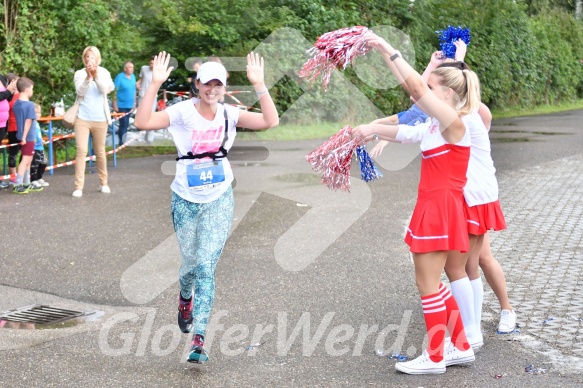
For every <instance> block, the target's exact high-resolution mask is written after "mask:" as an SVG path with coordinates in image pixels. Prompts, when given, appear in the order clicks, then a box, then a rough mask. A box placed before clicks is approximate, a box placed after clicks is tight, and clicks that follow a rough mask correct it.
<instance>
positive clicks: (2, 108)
mask: <svg viewBox="0 0 583 388" xmlns="http://www.w3.org/2000/svg"><path fill="white" fill-rule="evenodd" d="M5 90H6V87H4V85H3V84H2V82H0V92H4V91H5ZM9 111H10V103H9V102H8V100H2V101H0V128H4V127H6V122H7V121H8V112H9Z"/></svg>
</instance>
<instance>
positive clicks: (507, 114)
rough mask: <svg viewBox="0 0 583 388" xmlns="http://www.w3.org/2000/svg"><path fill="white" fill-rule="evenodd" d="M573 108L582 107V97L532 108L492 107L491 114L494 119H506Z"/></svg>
mask: <svg viewBox="0 0 583 388" xmlns="http://www.w3.org/2000/svg"><path fill="white" fill-rule="evenodd" d="M575 109H583V99H582V100H577V101H573V102H565V103H561V104H556V105H539V106H536V107H533V108H524V109H510V110H500V109H494V110H492V116H493V118H494V119H507V118H511V117H522V116H537V115H546V114H550V113H558V112H564V111H568V110H575Z"/></svg>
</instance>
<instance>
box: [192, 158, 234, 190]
mask: <svg viewBox="0 0 583 388" xmlns="http://www.w3.org/2000/svg"><path fill="white" fill-rule="evenodd" d="M186 176H187V178H188V187H189V188H191V189H193V190H200V189H205V188H208V187H209V186H215V185H217V184H219V183H221V182H224V181H225V170H224V168H223V161H222V160H216V161H210V162H204V163H196V164H189V165H187V166H186Z"/></svg>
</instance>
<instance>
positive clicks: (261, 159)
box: [0, 110, 583, 387]
mask: <svg viewBox="0 0 583 388" xmlns="http://www.w3.org/2000/svg"><path fill="white" fill-rule="evenodd" d="M581 123H583V110H580V111H571V112H565V113H560V114H554V115H549V116H538V117H525V118H516V119H504V120H498V121H495V122H494V125H493V128H492V132H491V139H492V147H493V150H492V156H493V158H494V161H495V165H496V167H497V170H498V173H497V174H498V177H499V181H500V191H501V200H502V206H503V208H504V209H505V212H507V213H508V214H509V216H510V220H514V219H518V218H516V217H517V216H516V217H515V216H514V214H515V213H516V214H522V213H524V210H523V209H522V208H519V206H526V205H524V204H523V202H520V201H517V200H516V199H518V198H522V197H524V196H525V195H526V194H527V193H529V192H532V191H537V190H539V189H537V186H536V184H537V182H539V181H540V180H541V179H542V178H541V177H540V175H536V174H535V172H537V173H538V174H540V171H544V172H547V173H548V174H551V175H552V177H553V179H556V180H557V181H558V182H564V184H565V185H568V184H569V182H571V181H572V180H573V178H572V177H570V176H569V175H568V174H566V172H568V171H573V170H579V171H581V170H583V168H581V167H583V153H582V151H581V145H583V125H582V124H581ZM274 130H277V129H274ZM322 142H323V140H311V141H301V142H251V141H250V142H236V146H237V147H238V149H237V153H236V154H235V153H234V154H233V160H232V164H233V166H234V168H233V170H234V172H235V176H236V179H237V180H236V184H235V188H234V193H235V206H236V211H235V221H234V225H233V229H232V233H231V236H230V238H229V240H228V242H227V245H226V247H225V250H224V252H223V255H222V257H221V259H220V261H219V265H218V268H217V272H216V276H217V279H216V284H217V290H216V299H215V305H214V310H213V316H212V320H211V325H210V326H209V332H207V345H208V347H209V348H210V356H211V361H210V362H209V363H207V364H205V365H192V364H188V363H186V362H185V357H186V354H187V352H188V345H189V339H190V337H189V336H188V335H185V334H181V333H180V332H179V330H178V327H177V325H176V308H177V303H176V299H177V293H178V284H177V271H178V267H179V265H180V258H179V253H178V251H177V247H176V242H175V238H174V235H173V227H172V221H171V218H170V197H171V192H170V189H169V185H170V183H171V181H172V176H171V174H170V173H171V171H170V170H171V166H172V163H173V160H174V159H173V156H157V157H150V158H143V159H131V160H121V161H119V163H118V166H117V167H113V166H112V163H111V161H110V163H109V165H110V166H109V184H110V187H111V190H112V193H111V194H102V193H100V192H98V190H97V189H98V187H99V186H98V185H99V183H98V179H97V174H96V172H95V167H88V171H89V174H88V176H87V177H86V181H85V190H84V195H83V197H82V198H73V197H71V193H72V191H73V189H74V187H73V179H74V176H73V175H74V168H73V167H69V168H61V169H57V170H56V171H55V174H54V175H49V174H46V175H45V178H46V179H45V180H46V181H48V182H50V187H48V188H46V189H45V190H44V191H43V192H40V193H31V194H28V195H14V194H12V193H10V192H9V191H7V190H4V191H1V192H0V214H1V216H2V218H3V219H4V221H5V222H4V223H3V227H2V233H1V235H2V239H3V244H2V248H1V251H0V257H1V261H0V263H1V264H0V274H1V277H0V295H1V297H0V312H2V311H8V310H11V309H16V308H20V307H24V306H29V305H33V304H42V305H50V306H55V307H60V308H65V309H73V310H77V311H82V312H95V313H93V314H89V315H88V318H87V319H82V320H76V321H71V322H70V323H69V324H65V325H59V326H58V327H55V328H44V329H43V330H31V329H32V327H30V325H29V326H27V327H24V326H23V327H21V328H18V329H16V328H8V327H7V326H5V327H3V328H0V350H2V356H3V362H2V363H0V386H1V387H8V386H43V387H47V386H55V387H61V386H73V385H79V384H84V385H85V384H86V385H93V386H99V387H101V386H108V387H109V386H111V387H118V386H124V387H126V386H127V387H133V386H163V387H175V386H176V387H178V386H212V387H225V386H254V387H255V386H256V387H263V386H321V387H336V386H385V387H392V386H395V387H396V386H398V387H421V386H425V387H440V386H472V387H473V386H484V387H490V386H492V387H496V386H527V385H529V386H533V387H547V386H549V387H550V386H553V387H554V386H561V387H578V386H582V385H583V374H582V373H583V361H582V357H583V354H580V353H579V351H578V350H577V348H576V347H574V346H572V347H569V346H562V347H559V346H557V344H555V343H553V342H550V341H546V340H545V337H544V336H543V337H540V336H539V337H537V335H536V333H534V334H532V335H530V334H529V333H530V331H529V330H530V327H531V326H532V325H534V323H533V322H534V321H533V319H531V315H529V314H531V312H532V310H528V309H527V308H526V307H525V303H526V302H525V301H528V295H525V293H524V292H522V293H521V294H520V297H516V298H515V297H514V296H513V291H515V292H518V290H519V289H520V287H521V285H522V283H521V282H522V281H523V277H521V276H520V273H521V272H524V270H521V269H520V268H518V267H516V266H515V265H514V264H513V263H514V262H513V261H512V260H518V261H520V260H521V257H522V255H527V254H528V252H530V251H529V250H532V249H535V248H536V247H537V246H539V245H540V241H538V240H537V239H541V241H544V239H545V236H535V237H536V238H535V237H532V238H525V237H516V236H517V235H516V233H518V232H517V230H520V226H518V225H513V224H512V223H511V222H509V233H508V236H515V237H513V239H511V238H505V237H503V236H505V235H504V233H506V232H501V233H499V234H497V235H496V236H494V237H493V247H495V248H496V251H495V253H496V256H497V258H498V260H499V261H500V263H501V264H502V266H503V268H504V269H505V270H507V272H506V276H507V282H508V287H509V294H510V297H511V300H512V302H513V304H514V306H515V309H516V310H517V312H518V317H519V318H518V322H519V323H522V326H523V327H522V328H521V330H522V332H521V333H520V334H518V333H517V334H516V335H497V334H495V331H496V326H497V322H498V310H497V308H498V306H497V304H496V303H495V298H494V299H492V297H491V292H489V291H488V290H489V287H488V286H486V292H487V303H486V304H485V308H484V317H483V331H484V333H485V345H484V347H483V349H482V350H481V351H480V352H479V353H478V354H477V359H476V362H475V363H473V364H471V365H468V366H457V367H449V368H448V369H447V372H446V373H445V374H443V375H438V376H409V375H404V374H401V373H399V372H396V371H395V369H394V363H395V361H394V360H393V359H391V358H389V357H388V355H390V354H391V353H392V351H395V350H396V351H398V352H400V353H401V354H405V355H409V356H410V357H415V356H416V355H418V354H419V353H420V351H421V349H423V346H422V343H423V337H424V335H425V325H424V321H423V316H422V311H421V305H420V302H419V296H418V292H417V289H416V286H415V280H414V272H413V265H412V263H411V260H410V257H409V253H408V250H407V246H406V245H405V243H404V242H403V241H402V235H403V231H404V227H405V226H406V224H407V220H408V217H409V216H410V213H411V211H412V209H413V206H414V203H415V198H416V186H417V183H418V179H419V164H420V161H419V157H415V158H412V161H411V162H410V163H402V165H399V164H398V163H396V162H395V161H394V160H392V159H391V157H394V155H398V151H395V153H392V152H390V151H391V150H393V149H392V148H388V149H386V150H385V152H384V153H383V155H384V159H382V158H381V159H379V161H378V165H379V167H380V168H381V169H382V170H383V172H384V177H383V178H382V179H380V180H378V181H375V182H372V183H369V184H366V183H363V182H362V181H361V180H360V179H358V171H357V169H356V168H354V169H353V174H352V176H353V178H352V189H351V192H350V193H343V192H331V191H329V190H328V189H327V188H325V187H324V186H323V185H321V184H320V183H319V177H318V175H317V174H316V173H314V172H312V171H311V169H310V166H309V165H308V164H307V163H306V161H305V159H304V157H305V155H306V154H307V153H309V152H311V151H312V150H313V149H315V148H317V147H318V146H319V145H321V143H322ZM396 147H399V146H398V145H397V146H396ZM397 165H399V166H400V167H399V168H395V166H397ZM517 182H520V185H518V184H517ZM525 182H526V183H525ZM558 187H559V188H558V189H553V190H554V191H552V192H550V194H548V195H545V196H544V197H545V200H547V202H540V203H539V206H538V208H539V210H540V209H542V208H545V209H553V196H557V197H558V196H560V195H561V194H562V192H563V191H564V190H574V192H577V190H578V189H577V187H574V188H573V187H566V186H558ZM572 198H574V199H573V200H571V201H567V205H566V206H572V207H573V208H575V207H577V208H581V206H582V204H581V201H580V196H579V197H572ZM504 201H506V202H508V203H512V204H513V206H514V207H513V208H508V209H506V208H505V203H504ZM535 210H536V209H535ZM535 210H532V209H531V210H530V213H529V214H531V215H533V217H534V218H533V219H536V217H535V216H536V214H535V213H533V212H534V211H535ZM521 212H522V213H521ZM548 213H549V214H548V215H546V216H545V217H552V216H553V211H550V212H548ZM557 220H559V221H561V222H564V223H567V222H573V220H569V219H568V217H566V218H560V217H559V218H557ZM531 222H532V221H531ZM553 222H556V220H555V221H553ZM516 239H520V241H521V245H520V246H521V248H520V249H521V250H520V252H519V253H517V251H516V249H515V250H514V251H513V250H512V249H514V247H513V245H517V246H518V244H517V242H516V241H517V240H516ZM566 241H567V242H568V243H569V244H571V245H573V246H575V248H574V252H575V256H574V259H573V261H572V264H569V265H571V266H572V267H569V265H567V270H566V271H565V275H564V276H567V274H569V272H570V273H571V275H572V273H573V269H574V268H577V269H578V268H580V265H581V264H580V262H581V260H582V259H581V256H580V255H578V253H579V252H581V251H582V249H581V248H582V247H583V242H582V241H581V239H580V238H578V239H576V240H566ZM577 265H578V266H579V267H578V266H577ZM551 267H552V263H551V262H550V261H549V262H548V266H546V265H545V264H543V265H541V266H540V267H537V269H536V271H537V273H540V274H541V275H544V274H545V273H547V272H549V273H550V271H551ZM569 268H571V271H569ZM575 273H576V272H575ZM555 282H556V283H557V285H558V286H560V285H561V279H560V278H559V279H556V281H555ZM571 282H574V287H578V289H579V290H580V288H581V283H582V282H583V279H582V278H581V276H580V275H579V276H577V275H575V278H574V280H572V281H571ZM559 288H560V287H559ZM569 295H571V294H569ZM577 298H578V297H577V296H573V297H569V298H566V301H565V303H567V304H569V303H571V301H572V304H573V306H574V308H575V310H569V311H571V313H572V314H575V313H576V312H577V311H579V316H582V315H583V309H581V308H579V307H578V306H583V305H580V304H579V303H580V302H579V300H580V298H579V299H577ZM521 307H523V308H524V311H522V312H521ZM577 309H578V310H577ZM575 324H576V325H578V326H575V328H574V330H575V332H574V334H573V337H572V338H573V339H574V342H581V339H582V338H583V323H581V322H579V323H578V324H577V323H575ZM8 326H10V325H8ZM571 328H572V327H571ZM37 329H40V327H39V328H37ZM551 329H555V330H561V327H557V328H551ZM570 330H571V329H570ZM528 365H533V366H534V367H535V369H537V370H538V371H539V372H540V373H526V372H525V367H527V366H528ZM543 370H544V373H542V372H543Z"/></svg>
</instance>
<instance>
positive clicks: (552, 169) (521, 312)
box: [484, 155, 583, 357]
mask: <svg viewBox="0 0 583 388" xmlns="http://www.w3.org/2000/svg"><path fill="white" fill-rule="evenodd" d="M498 182H499V185H500V202H501V205H502V209H503V210H504V214H505V216H506V222H507V224H508V229H507V230H505V231H502V232H499V233H493V234H492V253H493V254H494V256H495V257H496V258H497V259H498V261H499V262H500V264H501V265H502V268H503V269H504V273H505V275H506V281H507V285H508V294H509V296H510V301H511V303H512V306H513V308H514V309H515V310H516V312H517V314H518V322H520V323H521V324H522V325H523V327H522V329H521V330H522V332H523V333H526V334H529V335H532V336H535V337H537V338H538V339H540V340H541V341H543V342H544V343H546V344H547V345H549V346H551V347H552V348H555V349H557V350H559V351H560V352H562V353H564V354H568V355H572V356H577V357H583V322H582V321H583V287H582V286H583V155H577V156H574V157H569V158H564V159H561V160H557V161H553V162H550V163H546V164H543V165H540V166H535V167H531V168H528V169H524V170H520V171H512V172H508V173H504V174H499V175H498ZM485 291H486V293H485V296H484V308H485V310H487V309H488V308H490V309H492V310H494V311H496V312H499V309H500V307H499V304H498V301H497V300H496V296H495V295H494V294H493V292H492V291H491V289H490V288H489V287H485Z"/></svg>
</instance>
